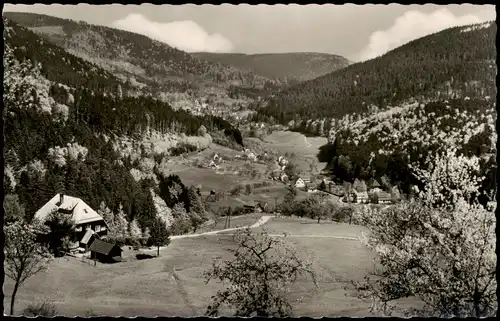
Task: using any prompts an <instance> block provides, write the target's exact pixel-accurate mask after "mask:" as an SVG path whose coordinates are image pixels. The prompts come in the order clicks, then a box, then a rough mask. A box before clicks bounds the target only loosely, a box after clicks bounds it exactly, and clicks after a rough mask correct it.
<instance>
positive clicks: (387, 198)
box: [377, 191, 392, 204]
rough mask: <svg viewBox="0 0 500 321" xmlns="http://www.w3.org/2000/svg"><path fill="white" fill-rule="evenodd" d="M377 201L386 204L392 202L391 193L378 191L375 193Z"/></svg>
mask: <svg viewBox="0 0 500 321" xmlns="http://www.w3.org/2000/svg"><path fill="white" fill-rule="evenodd" d="M377 203H378V204H388V203H392V197H391V194H389V193H387V192H383V191H382V192H379V193H377Z"/></svg>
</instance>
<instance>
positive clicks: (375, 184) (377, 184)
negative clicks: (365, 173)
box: [370, 179, 382, 188]
mask: <svg viewBox="0 0 500 321" xmlns="http://www.w3.org/2000/svg"><path fill="white" fill-rule="evenodd" d="M370 183H371V186H372V188H376V187H381V186H382V185H380V183H379V182H378V181H377V180H376V179H373V180H372V181H371V182H370Z"/></svg>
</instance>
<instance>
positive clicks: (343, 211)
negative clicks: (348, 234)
mask: <svg viewBox="0 0 500 321" xmlns="http://www.w3.org/2000/svg"><path fill="white" fill-rule="evenodd" d="M353 213H354V209H353V208H352V207H340V208H338V209H337V210H336V211H334V212H333V214H332V220H334V221H337V222H339V223H342V222H349V220H350V219H351V215H353ZM353 218H354V215H353ZM351 223H353V222H351Z"/></svg>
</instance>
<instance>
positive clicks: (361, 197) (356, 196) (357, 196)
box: [352, 190, 369, 203]
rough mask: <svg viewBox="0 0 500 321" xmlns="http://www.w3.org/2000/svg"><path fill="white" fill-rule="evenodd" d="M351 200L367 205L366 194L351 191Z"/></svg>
mask: <svg viewBox="0 0 500 321" xmlns="http://www.w3.org/2000/svg"><path fill="white" fill-rule="evenodd" d="M352 200H353V201H354V202H355V203H368V202H369V199H368V193H367V192H358V191H356V190H353V192H352Z"/></svg>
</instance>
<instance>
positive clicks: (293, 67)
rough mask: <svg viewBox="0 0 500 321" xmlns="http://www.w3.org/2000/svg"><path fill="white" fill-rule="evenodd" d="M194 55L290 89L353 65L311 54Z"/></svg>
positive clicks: (340, 59)
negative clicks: (292, 86) (276, 82)
mask: <svg viewBox="0 0 500 321" xmlns="http://www.w3.org/2000/svg"><path fill="white" fill-rule="evenodd" d="M192 55H194V56H196V57H198V58H201V59H205V60H208V61H211V62H219V63H223V64H227V65H231V66H234V67H236V68H238V69H242V70H248V71H251V72H252V73H255V74H257V75H260V76H263V77H267V78H272V79H275V78H276V79H281V80H283V81H285V82H287V83H288V84H290V85H291V84H294V83H299V82H302V81H306V80H311V79H314V78H318V77H320V76H323V75H326V74H328V73H330V72H333V71H335V70H338V69H342V68H345V67H347V66H348V65H349V64H351V62H350V61H349V60H347V59H346V58H344V57H341V56H337V55H332V54H323V53H309V52H293V53H277V54H254V55H246V54H232V53H210V52H197V53H193V54H192Z"/></svg>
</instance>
